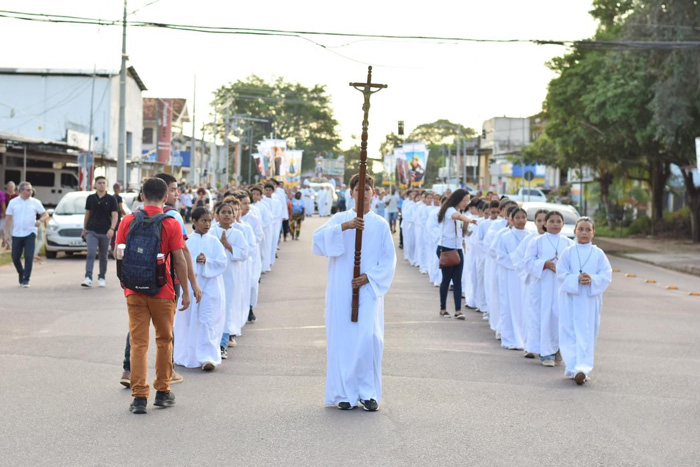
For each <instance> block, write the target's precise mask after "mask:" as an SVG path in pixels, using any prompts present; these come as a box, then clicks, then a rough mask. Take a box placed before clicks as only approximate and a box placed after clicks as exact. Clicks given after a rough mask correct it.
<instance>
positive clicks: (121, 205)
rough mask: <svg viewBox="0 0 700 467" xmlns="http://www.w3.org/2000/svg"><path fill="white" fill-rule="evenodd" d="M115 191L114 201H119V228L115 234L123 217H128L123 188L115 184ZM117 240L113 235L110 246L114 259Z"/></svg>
mask: <svg viewBox="0 0 700 467" xmlns="http://www.w3.org/2000/svg"><path fill="white" fill-rule="evenodd" d="M112 190H114V199H115V200H116V201H117V226H116V227H115V232H116V231H117V230H119V223H120V222H121V221H122V217H124V216H126V211H125V210H124V200H123V199H122V197H121V192H122V186H121V185H120V184H119V183H115V184H114V185H113V186H112ZM116 240H117V236H116V235H112V240H111V242H110V244H109V255H110V257H111V258H114V242H115V241H116Z"/></svg>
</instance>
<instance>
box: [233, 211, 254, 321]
mask: <svg viewBox="0 0 700 467" xmlns="http://www.w3.org/2000/svg"><path fill="white" fill-rule="evenodd" d="M233 227H234V228H236V229H238V230H239V231H240V232H241V233H243V236H244V237H245V241H246V243H247V245H248V257H247V258H246V260H245V263H246V268H245V270H244V271H245V278H244V284H247V287H245V289H244V291H243V294H242V296H241V307H240V310H241V323H243V326H245V325H246V323H247V322H248V313H249V312H250V307H251V301H252V298H251V294H252V291H253V269H254V266H255V265H254V259H253V253H254V252H255V248H256V246H257V240H255V233H254V232H253V228H252V227H251V226H250V225H248V224H247V223H245V222H236V223H235V224H233Z"/></svg>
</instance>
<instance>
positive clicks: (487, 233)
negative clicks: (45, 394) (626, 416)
mask: <svg viewBox="0 0 700 467" xmlns="http://www.w3.org/2000/svg"><path fill="white" fill-rule="evenodd" d="M401 216H402V222H401V230H402V239H403V242H402V243H403V252H404V258H405V260H406V261H408V262H409V264H411V266H415V267H416V268H418V269H419V271H420V273H422V274H425V275H427V276H428V279H429V281H430V282H431V283H432V284H434V285H435V286H436V287H439V288H440V293H439V295H440V311H439V313H440V316H443V317H445V318H451V317H453V316H454V318H457V319H461V320H463V319H465V315H464V313H463V311H462V302H463V301H464V302H465V304H466V308H467V309H469V310H473V311H476V312H480V313H481V314H482V316H483V319H484V320H485V321H487V322H488V325H489V326H490V328H491V329H492V330H493V332H494V336H495V338H496V339H497V340H499V341H500V344H501V346H502V347H503V348H504V349H508V350H519V351H523V352H524V353H523V355H524V356H525V357H526V358H536V357H539V360H540V362H541V364H542V365H544V366H546V367H554V366H557V365H560V364H561V362H562V360H563V363H564V365H565V375H566V376H567V377H570V378H572V379H574V380H575V381H576V383H577V384H584V383H585V382H586V381H588V380H589V374H590V372H591V371H592V369H593V354H594V346H595V341H596V339H597V336H598V328H599V324H600V313H601V307H602V295H603V292H605V290H606V288H607V286H608V285H609V284H610V281H611V276H612V269H611V267H610V263H609V262H608V259H607V257H606V256H605V254H604V253H603V251H602V250H601V249H599V248H598V247H596V246H594V245H593V244H592V243H591V241H592V240H593V236H594V234H595V227H594V223H593V220H591V219H590V218H588V217H581V218H580V219H578V221H577V222H576V226H575V229H574V234H575V237H576V241H572V240H571V239H569V238H567V237H565V236H563V235H561V229H562V227H563V224H564V218H563V216H562V214H561V213H559V212H558V211H546V210H540V211H538V212H537V213H536V214H535V216H534V223H535V226H536V228H537V230H536V231H532V232H529V231H528V230H526V228H525V227H526V224H527V222H528V215H527V212H526V211H525V210H524V209H522V208H520V207H519V205H518V203H516V202H515V201H512V200H509V199H508V198H507V197H503V198H501V197H499V196H498V195H493V196H492V197H489V198H487V199H481V197H480V196H479V197H475V198H474V199H471V197H470V195H469V194H468V192H467V191H466V190H463V189H458V190H455V191H454V192H448V193H446V194H445V195H444V196H439V195H437V194H434V193H431V192H429V191H424V190H407V191H406V193H405V199H404V200H403V202H402V206H401ZM450 289H451V290H452V292H453V295H454V304H455V311H454V315H452V314H450V313H449V312H448V311H447V297H448V294H449V291H450Z"/></svg>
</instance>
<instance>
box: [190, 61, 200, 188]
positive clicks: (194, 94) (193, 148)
mask: <svg viewBox="0 0 700 467" xmlns="http://www.w3.org/2000/svg"><path fill="white" fill-rule="evenodd" d="M196 106H197V75H194V90H193V92H192V140H191V141H190V151H191V154H190V183H192V184H195V183H197V182H198V180H196V179H195V175H196V169H195V165H194V164H195V158H196V155H197V140H196V139H195V137H194V135H195V133H196V130H197V127H196V126H195V122H194V115H195V114H194V112H195V110H196ZM199 167H200V174H201V168H202V163H201V161H200V163H199Z"/></svg>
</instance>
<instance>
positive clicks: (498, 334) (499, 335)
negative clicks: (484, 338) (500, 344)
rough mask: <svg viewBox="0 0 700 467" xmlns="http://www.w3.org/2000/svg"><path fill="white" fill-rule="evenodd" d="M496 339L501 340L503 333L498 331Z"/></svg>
mask: <svg viewBox="0 0 700 467" xmlns="http://www.w3.org/2000/svg"><path fill="white" fill-rule="evenodd" d="M496 340H497V341H500V340H501V333H500V332H498V331H496Z"/></svg>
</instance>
